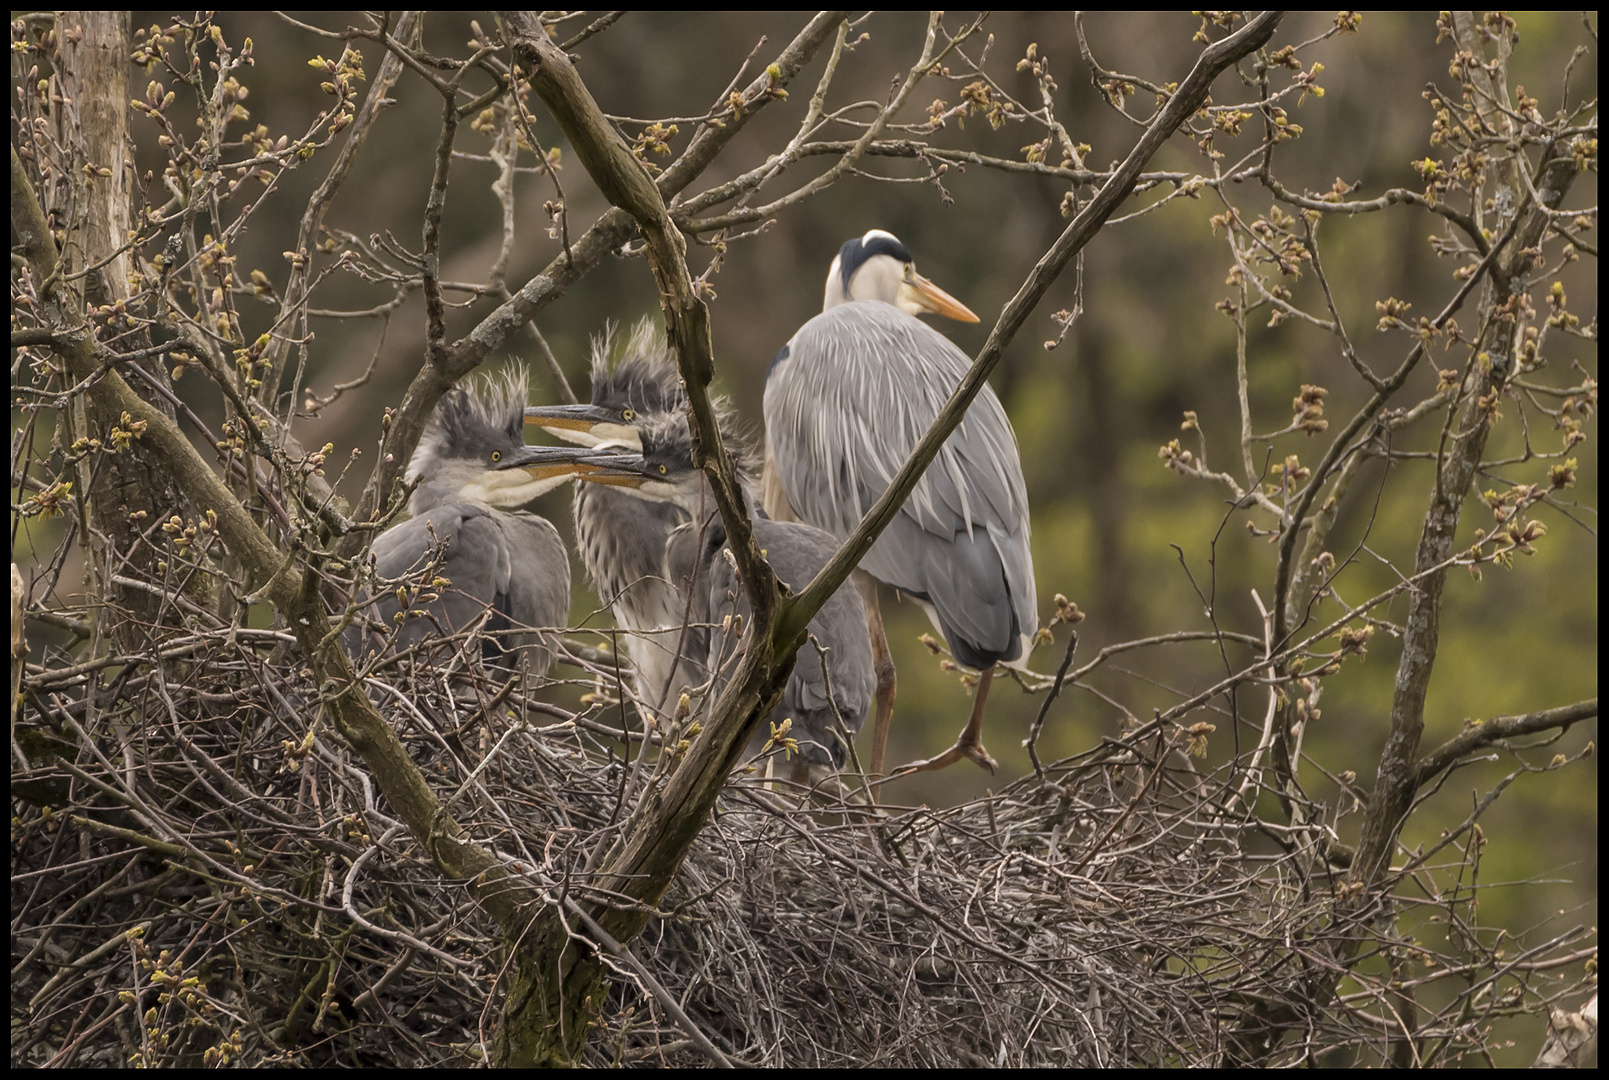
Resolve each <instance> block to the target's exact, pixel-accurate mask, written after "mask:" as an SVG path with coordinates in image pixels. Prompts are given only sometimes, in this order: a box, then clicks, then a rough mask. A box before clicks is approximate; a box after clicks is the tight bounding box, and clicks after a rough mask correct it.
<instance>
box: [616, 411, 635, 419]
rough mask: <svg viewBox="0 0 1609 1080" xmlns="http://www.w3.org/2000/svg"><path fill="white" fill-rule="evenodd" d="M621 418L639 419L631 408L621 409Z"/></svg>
mask: <svg viewBox="0 0 1609 1080" xmlns="http://www.w3.org/2000/svg"><path fill="white" fill-rule="evenodd" d="M620 419H622V420H635V419H637V414H636V413H635V412H633V411H632V410H630V409H622V410H621V411H620Z"/></svg>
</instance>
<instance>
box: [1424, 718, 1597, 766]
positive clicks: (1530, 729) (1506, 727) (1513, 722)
mask: <svg viewBox="0 0 1609 1080" xmlns="http://www.w3.org/2000/svg"><path fill="white" fill-rule="evenodd" d="M1597 715H1598V699H1597V698H1591V699H1589V700H1587V701H1578V702H1576V703H1575V704H1574V705H1561V706H1560V707H1559V708H1557V709H1543V710H1542V711H1541V712H1534V713H1526V714H1525V715H1524V716H1494V717H1492V718H1491V719H1490V720H1487V721H1485V722H1484V723H1478V724H1472V725H1471V726H1469V727H1467V728H1465V729H1464V730H1463V731H1461V732H1459V733H1458V734H1457V735H1454V736H1453V737H1452V738H1450V739H1448V740H1447V741H1446V742H1444V743H1442V744H1441V745H1440V746H1438V747H1436V749H1434V750H1432V751H1431V752H1430V753H1428V754H1426V755H1425V756H1424V757H1422V758H1420V759H1419V774H1418V777H1417V779H1416V781H1415V786H1416V787H1423V786H1424V785H1425V784H1427V783H1429V782H1430V781H1431V780H1433V779H1434V778H1435V777H1436V774H1437V773H1439V772H1441V771H1442V770H1443V769H1446V768H1450V767H1451V766H1452V764H1453V763H1454V762H1456V761H1457V760H1458V759H1459V758H1461V757H1463V756H1464V755H1465V754H1469V753H1473V752H1474V751H1476V750H1479V749H1481V748H1482V747H1485V746H1490V745H1492V744H1493V743H1495V742H1497V741H1498V740H1499V739H1512V738H1514V737H1515V736H1516V735H1534V734H1536V733H1537V732H1539V731H1549V730H1551V729H1553V728H1568V727H1569V726H1570V725H1572V724H1578V723H1580V722H1581V721H1583V720H1591V719H1592V718H1593V717H1595V716H1597Z"/></svg>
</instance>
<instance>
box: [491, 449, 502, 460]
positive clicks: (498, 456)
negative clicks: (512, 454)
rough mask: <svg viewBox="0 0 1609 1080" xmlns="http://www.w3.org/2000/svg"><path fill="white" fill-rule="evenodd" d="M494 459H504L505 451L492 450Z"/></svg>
mask: <svg viewBox="0 0 1609 1080" xmlns="http://www.w3.org/2000/svg"><path fill="white" fill-rule="evenodd" d="M492 460H493V461H502V460H503V452H502V451H501V450H493V451H492Z"/></svg>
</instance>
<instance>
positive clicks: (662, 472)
mask: <svg viewBox="0 0 1609 1080" xmlns="http://www.w3.org/2000/svg"><path fill="white" fill-rule="evenodd" d="M669 471H670V470H669V469H666V468H665V466H663V465H661V466H660V467H659V475H660V476H664V475H665V474H666V473H667V472H669Z"/></svg>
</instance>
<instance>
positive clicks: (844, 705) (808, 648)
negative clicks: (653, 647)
mask: <svg viewBox="0 0 1609 1080" xmlns="http://www.w3.org/2000/svg"><path fill="white" fill-rule="evenodd" d="M754 537H755V540H756V541H757V542H758V543H759V545H760V547H761V549H762V550H763V551H764V552H765V557H766V561H768V562H769V563H770V564H771V568H772V569H773V570H774V571H775V572H776V575H777V577H778V578H780V579H781V580H782V581H783V582H784V583H785V584H787V585H788V586H789V587H790V588H799V589H802V588H804V587H805V586H806V585H808V584H809V583H810V579H811V578H813V577H815V575H816V574H817V572H819V571H820V570H821V568H822V567H823V566H825V565H826V564H827V561H828V560H829V559H831V558H832V555H833V552H834V551H836V550H837V547H838V545H837V542H836V541H834V540H833V538H832V537H831V536H829V535H827V534H826V533H825V532H823V531H822V530H820V529H816V528H813V527H811V526H809V525H803V524H798V523H794V522H778V521H767V520H764V519H757V520H756V521H755V522H754ZM713 554H714V557H713V558H710V559H709V560H708V562H709V566H710V590H709V595H710V607H711V618H712V619H713V618H715V617H716V616H718V615H719V614H720V613H722V612H723V611H731V610H734V609H735V610H736V612H737V613H739V614H742V615H744V616H745V619H744V622H745V624H746V623H747V621H748V620H747V618H746V616H747V615H748V612H749V605H748V602H747V600H746V599H745V598H744V593H743V588H742V586H741V584H739V582H738V580H737V574H736V573H735V571H734V570H733V569H732V565H731V564H730V563H728V562H727V561H726V559H725V557H724V556H722V555H720V553H719V551H718V550H717V551H715V552H714V553H713ZM712 634H713V636H714V638H715V640H714V641H713V642H712V643H711V657H710V664H711V666H712V667H718V666H719V664H720V663H721V662H722V661H723V660H724V659H725V657H726V656H728V655H730V653H731V651H732V650H733V649H734V648H735V646H736V643H735V642H734V641H733V636H734V635H732V634H730V633H728V634H725V635H722V634H721V633H720V632H719V631H718V630H717V631H712ZM810 634H811V636H812V637H814V638H815V639H816V641H817V642H819V643H820V645H821V646H822V648H823V649H825V650H826V658H825V662H826V665H827V669H828V671H829V672H830V680H829V677H828V676H827V675H826V674H824V673H823V670H822V665H823V658H822V654H821V653H819V652H817V650H816V648H815V646H814V645H812V644H810V643H808V642H807V643H806V644H805V645H803V646H802V647H801V648H800V650H799V656H798V659H797V660H796V661H795V663H794V667H793V674H792V675H791V676H790V677H789V679H788V685H787V687H786V688H785V689H784V690H783V692H782V700H781V701H780V702H779V703H778V704H777V706H776V708H775V709H773V710H772V712H771V715H770V717H769V718H768V719H769V722H770V723H772V724H780V723H781V722H782V720H783V719H784V718H787V717H791V718H792V719H793V722H794V729H793V733H792V734H793V737H794V738H795V739H797V740H798V742H799V745H800V750H801V752H802V753H803V755H804V757H805V760H807V761H810V762H812V763H813V764H817V765H828V764H830V765H833V766H842V765H843V763H844V760H845V758H846V756H847V749H846V748H845V747H844V745H843V741H842V739H841V738H840V737H839V736H838V734H837V720H838V718H840V717H841V718H842V720H843V723H844V727H845V729H846V730H847V731H848V733H849V735H850V737H851V738H853V737H854V736H855V735H856V734H857V733H858V732H859V731H860V729H861V726H862V725H863V724H864V723H865V719H866V714H867V713H868V712H870V710H871V706H872V700H873V697H874V695H875V692H876V683H877V676H876V672H875V670H874V668H873V664H872V653H871V640H870V638H869V637H868V636H867V630H866V605H865V602H864V601H863V600H862V599H861V595H860V590H859V589H857V588H855V587H854V586H853V585H852V584H847V583H846V584H845V585H844V586H842V587H841V588H839V590H838V591H837V592H836V593H834V594H833V595H832V597H831V598H829V599H828V601H827V602H826V603H825V604H824V605H822V608H821V610H820V611H818V612H817V613H816V617H815V618H814V619H812V620H811V621H810ZM829 681H830V684H831V688H832V692H831V695H830V696H829V694H828V685H829ZM834 704H836V715H835V710H834Z"/></svg>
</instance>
